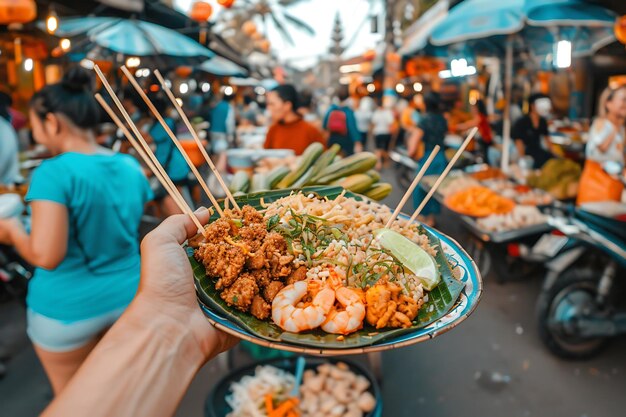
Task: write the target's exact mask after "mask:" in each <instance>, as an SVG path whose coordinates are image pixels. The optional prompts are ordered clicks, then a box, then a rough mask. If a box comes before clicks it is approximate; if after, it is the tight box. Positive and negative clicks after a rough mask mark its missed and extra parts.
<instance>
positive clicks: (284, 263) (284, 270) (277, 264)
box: [269, 253, 294, 279]
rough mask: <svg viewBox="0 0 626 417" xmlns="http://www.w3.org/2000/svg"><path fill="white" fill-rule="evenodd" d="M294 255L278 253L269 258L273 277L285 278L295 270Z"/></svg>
mask: <svg viewBox="0 0 626 417" xmlns="http://www.w3.org/2000/svg"><path fill="white" fill-rule="evenodd" d="M293 259H294V257H293V255H276V253H274V254H273V255H272V257H271V258H270V259H269V265H270V275H271V277H272V278H273V279H279V278H285V277H288V276H289V274H291V271H292V270H293V264H292V262H293Z"/></svg>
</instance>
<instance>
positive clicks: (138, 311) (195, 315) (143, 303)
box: [127, 290, 219, 366]
mask: <svg viewBox="0 0 626 417" xmlns="http://www.w3.org/2000/svg"><path fill="white" fill-rule="evenodd" d="M127 314H128V315H129V318H130V320H131V321H134V322H136V323H138V324H139V325H141V326H144V327H145V326H149V327H151V328H152V329H153V330H154V333H155V335H156V336H157V337H162V338H165V339H177V340H184V341H185V345H186V346H187V347H188V348H189V350H191V351H192V353H194V354H193V355H190V357H191V358H194V359H195V360H196V361H197V362H198V363H197V364H196V365H198V366H202V365H203V364H204V363H205V362H206V361H207V360H209V359H210V358H212V357H213V356H215V355H217V354H218V353H219V346H217V345H218V339H217V338H216V337H212V336H214V333H215V330H214V329H213V327H212V326H211V324H210V323H208V322H207V320H206V319H205V317H204V316H203V315H202V313H201V312H200V310H199V309H198V308H197V307H196V310H190V309H189V308H186V307H184V306H177V305H171V303H155V302H154V301H153V300H152V299H150V297H147V296H146V295H145V294H143V293H142V292H141V290H140V291H139V293H138V294H137V296H136V297H135V299H134V300H133V302H132V304H131V305H130V306H129V308H128V312H127Z"/></svg>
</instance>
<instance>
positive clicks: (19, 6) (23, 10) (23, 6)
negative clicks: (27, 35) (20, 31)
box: [0, 0, 37, 25]
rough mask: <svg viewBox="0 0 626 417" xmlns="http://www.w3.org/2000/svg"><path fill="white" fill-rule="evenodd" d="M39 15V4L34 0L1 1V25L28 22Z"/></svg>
mask: <svg viewBox="0 0 626 417" xmlns="http://www.w3.org/2000/svg"><path fill="white" fill-rule="evenodd" d="M35 17H37V5H36V4H35V2H34V1H33V0H5V1H0V25H9V24H11V23H28V22H30V21H31V20H34V19H35Z"/></svg>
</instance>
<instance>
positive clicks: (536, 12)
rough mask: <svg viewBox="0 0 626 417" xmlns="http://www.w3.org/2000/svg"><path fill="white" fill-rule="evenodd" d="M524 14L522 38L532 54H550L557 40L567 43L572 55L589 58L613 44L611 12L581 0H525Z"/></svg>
mask: <svg viewBox="0 0 626 417" xmlns="http://www.w3.org/2000/svg"><path fill="white" fill-rule="evenodd" d="M524 13H525V15H526V21H527V22H528V25H529V26H528V27H527V29H526V30H525V31H524V38H525V39H526V40H527V41H528V43H529V45H530V48H531V49H532V51H533V52H534V53H535V54H536V55H546V54H549V53H551V52H552V48H553V45H554V44H555V43H556V42H558V41H561V40H567V41H569V42H571V44H572V55H573V56H586V55H591V54H593V53H594V52H595V51H597V50H598V49H600V48H601V47H603V46H606V45H608V44H609V43H611V42H614V41H615V35H614V34H613V25H614V24H615V18H616V15H615V13H613V12H612V11H611V10H608V9H606V8H604V7H601V6H598V5H594V4H589V3H587V2H585V1H583V0H550V1H548V0H526V3H525V5H524Z"/></svg>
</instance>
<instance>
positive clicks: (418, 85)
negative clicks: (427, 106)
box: [413, 83, 424, 93]
mask: <svg viewBox="0 0 626 417" xmlns="http://www.w3.org/2000/svg"><path fill="white" fill-rule="evenodd" d="M423 88H424V86H423V85H422V83H415V84H413V90H415V91H416V92H418V93H419V92H420V91H422V89H423Z"/></svg>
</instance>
